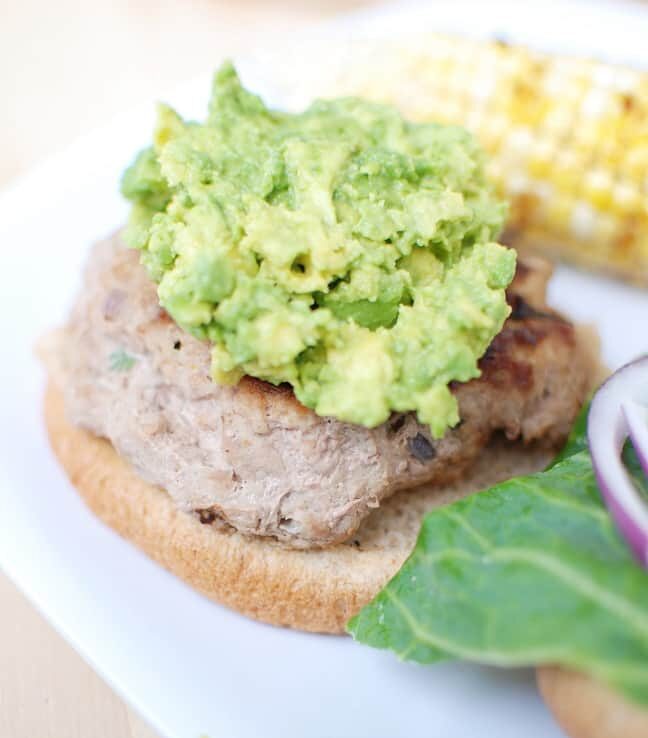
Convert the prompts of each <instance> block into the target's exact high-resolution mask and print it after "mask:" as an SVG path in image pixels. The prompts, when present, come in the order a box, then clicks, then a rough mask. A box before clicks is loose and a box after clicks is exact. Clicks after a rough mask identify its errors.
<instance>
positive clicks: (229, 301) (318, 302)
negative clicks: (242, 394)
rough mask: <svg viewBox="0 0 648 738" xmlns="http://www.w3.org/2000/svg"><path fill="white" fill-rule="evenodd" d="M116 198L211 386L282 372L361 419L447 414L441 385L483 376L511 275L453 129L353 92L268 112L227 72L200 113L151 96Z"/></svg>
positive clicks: (471, 161) (339, 414) (433, 420)
mask: <svg viewBox="0 0 648 738" xmlns="http://www.w3.org/2000/svg"><path fill="white" fill-rule="evenodd" d="M122 191H123V193H124V195H125V196H126V197H127V198H128V199H130V200H131V201H132V202H133V209H132V214H131V219H130V224H129V227H128V230H127V240H128V243H129V245H131V246H133V247H135V248H138V249H140V250H141V254H142V257H141V258H142V262H143V264H144V265H145V266H146V268H147V270H148V272H149V274H150V276H151V278H152V279H153V280H155V282H157V283H158V295H159V299H160V304H161V305H162V306H163V307H164V308H165V309H166V310H167V311H168V313H169V314H170V315H171V316H172V318H173V319H174V320H175V321H176V322H177V323H178V324H179V325H180V326H181V327H182V328H184V329H185V330H187V331H188V332H190V333H191V334H193V335H194V336H197V337H199V338H201V339H204V340H207V341H209V342H211V344H212V346H213V349H212V373H213V378H214V380H215V381H216V382H219V383H236V382H237V381H238V380H239V379H240V377H242V376H243V375H244V374H249V375H251V376H254V377H258V378H260V379H264V380H267V381H269V382H272V383H275V384H279V383H282V382H289V383H290V384H291V385H292V387H293V388H294V392H295V395H296V396H297V398H298V399H299V400H300V401H301V402H302V403H303V404H304V405H306V406H307V407H310V408H312V409H313V410H314V411H315V412H316V413H318V414H319V415H325V416H333V417H336V418H339V419H340V420H345V421H349V422H352V423H358V424H361V425H365V426H368V427H373V426H376V425H378V424H380V423H382V422H383V421H385V420H386V419H387V418H388V417H389V415H390V413H391V412H392V411H410V410H413V411H416V413H417V415H418V418H419V420H420V421H421V422H422V423H425V424H428V425H429V426H430V429H431V432H432V434H433V435H434V436H435V437H440V436H441V435H443V433H444V431H445V430H446V429H447V428H448V426H452V425H454V424H455V423H457V422H458V420H459V416H458V410H457V403H456V400H455V399H454V397H453V395H452V394H451V392H450V390H449V388H448V384H449V383H450V382H452V381H455V380H457V381H460V382H465V381H467V380H469V379H471V378H473V377H476V376H478V375H479V370H478V368H477V361H478V359H479V358H480V357H481V356H482V355H483V353H484V352H485V350H486V348H487V347H488V345H489V343H490V342H491V340H492V339H493V337H494V336H495V335H496V334H497V333H498V332H499V330H500V329H501V327H502V324H503V322H504V320H505V318H506V316H507V315H508V312H509V308H508V307H507V305H506V301H505V295H504V289H505V287H506V286H507V285H508V284H509V282H510V281H511V279H512V278H513V273H514V269H515V257H514V253H513V252H512V251H511V250H509V249H507V248H505V247H503V246H501V245H499V244H497V243H495V242H494V239H495V238H496V237H497V235H498V233H499V231H500V229H501V226H502V223H503V218H504V213H505V209H504V206H503V205H502V204H501V203H500V202H498V201H497V200H496V199H495V198H494V197H493V194H492V192H491V189H490V187H489V186H488V184H487V182H486V180H485V177H484V173H483V166H482V153H481V151H480V149H479V148H478V146H477V144H476V143H475V141H474V140H473V138H472V137H471V136H470V135H469V134H468V133H467V132H466V131H465V130H463V129H462V128H458V127H453V126H443V125H437V124H433V123H425V124H421V123H417V124H415V123H409V122H407V121H405V120H403V118H402V117H401V116H400V114H399V113H398V112H397V111H396V109H394V108H391V107H387V106H384V105H377V104H371V103H369V102H366V101H363V100H358V99H341V100H320V101H317V102H315V103H313V105H311V107H309V108H308V109H307V110H306V111H305V112H302V113H298V114H291V113H284V112H277V111H274V110H269V109H268V108H267V107H266V106H265V105H264V103H263V102H262V101H261V100H260V99H259V98H258V97H257V96H256V95H253V94H251V93H250V92H248V91H246V90H245V89H244V88H243V87H242V86H241V84H240V82H239V79H238V77H237V75H236V72H235V70H234V69H233V67H232V66H231V65H225V66H223V67H222V68H221V69H220V71H219V72H218V73H217V74H216V77H215V80H214V86H213V92H212V98H211V102H210V106H209V114H208V116H207V120H206V121H205V122H204V123H194V122H187V121H184V120H183V119H182V118H181V117H180V116H179V115H178V114H177V113H176V112H174V111H173V110H172V109H170V108H168V107H164V106H162V107H160V109H159V121H158V125H157V130H156V131H155V135H154V141H153V146H152V147H151V148H148V149H146V150H144V151H143V152H142V153H140V154H139V156H138V157H137V159H136V160H135V162H134V163H133V164H132V165H131V167H130V168H129V169H128V170H127V171H126V172H125V174H124V177H123V182H122Z"/></svg>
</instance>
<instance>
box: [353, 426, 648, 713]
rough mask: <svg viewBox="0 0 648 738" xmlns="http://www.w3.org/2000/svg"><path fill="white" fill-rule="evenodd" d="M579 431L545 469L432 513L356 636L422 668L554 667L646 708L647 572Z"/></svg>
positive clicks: (356, 626)
mask: <svg viewBox="0 0 648 738" xmlns="http://www.w3.org/2000/svg"><path fill="white" fill-rule="evenodd" d="M581 437H583V434H582V433H580V436H579V432H578V430H577V431H576V433H575V435H574V437H573V438H572V445H571V450H572V451H575V453H573V454H572V455H564V456H563V460H562V461H559V462H558V463H556V464H555V465H554V466H552V467H551V468H550V469H548V470H547V471H546V472H541V473H538V474H533V475H530V476H527V477H521V478H518V479H513V480H509V481H507V482H504V483H502V484H499V485H496V486H495V487H493V488H491V489H490V490H488V491H485V492H482V493H481V494H478V495H474V496H472V497H469V498H468V499H465V500H462V501H460V502H458V503H455V504H453V505H450V506H448V507H444V508H439V509H437V510H434V511H433V512H431V513H429V514H428V515H427V517H426V518H425V520H424V523H423V527H422V529H421V532H420V535H419V538H418V541H417V544H416V547H415V549H414V551H413V553H412V555H411V556H410V558H409V559H408V561H407V562H406V563H405V565H404V566H403V568H402V569H401V571H400V572H399V573H398V574H397V575H396V577H394V579H392V581H391V582H389V584H388V585H387V586H386V587H385V588H384V589H383V590H382V592H380V594H379V595H378V596H377V597H376V598H375V599H374V601H373V602H371V603H370V604H369V605H368V606H367V607H365V608H364V609H363V610H362V611H361V612H360V613H359V615H357V616H356V617H355V618H354V619H353V620H352V621H351V622H350V623H349V629H350V632H351V633H352V635H353V636H354V638H356V639H357V640H358V641H361V642H363V643H366V644H369V645H372V646H375V647H377V648H389V649H392V650H393V651H396V652H397V653H398V654H399V655H400V656H401V657H402V658H407V659H411V660H414V661H419V662H422V663H431V662H434V661H439V660H442V659H448V658H460V659H467V660H470V661H476V662H480V663H486V664H494V665H501V666H517V665H536V664H545V663H559V664H563V665H565V666H569V667H573V668H575V669H578V670H580V671H583V672H585V673H588V674H591V675H592V676H594V677H596V678H598V679H600V680H602V681H604V682H607V683H608V684H610V685H611V686H613V687H615V688H617V689H618V690H620V691H621V692H623V693H624V694H625V695H627V696H628V697H630V698H632V699H635V700H637V701H639V702H641V703H643V704H646V705H648V574H647V573H646V572H645V571H644V570H643V569H641V568H640V567H639V566H638V565H637V564H636V563H635V562H634V560H633V559H632V557H631V554H630V552H629V550H628V548H627V546H626V545H625V543H624V542H623V541H622V539H621V538H620V537H619V535H618V533H617V531H616V529H615V527H614V525H613V523H612V521H611V519H610V517H609V516H608V514H607V511H606V508H605V507H604V505H603V503H602V502H601V498H600V495H599V491H598V489H597V486H596V481H595V477H594V473H593V470H592V465H591V460H590V457H589V454H588V453H587V451H583V450H580V451H578V450H576V449H577V448H579V438H581ZM633 453H634V452H633V451H632V449H631V448H630V449H627V450H626V454H628V455H629V456H630V458H631V459H632V457H633ZM634 461H636V458H635V459H634Z"/></svg>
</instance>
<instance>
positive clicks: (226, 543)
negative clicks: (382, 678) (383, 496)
mask: <svg viewBox="0 0 648 738" xmlns="http://www.w3.org/2000/svg"><path fill="white" fill-rule="evenodd" d="M45 419H46V424H47V430H48V433H49V438H50V443H51V445H52V448H53V450H54V452H55V454H56V456H57V457H58V459H59V460H60V462H61V464H62V465H63V467H64V469H65V471H66V472H67V475H68V477H69V478H70V480H71V482H72V484H73V485H74V486H75V487H76V489H77V490H78V492H79V494H80V495H81V497H82V498H83V500H84V501H85V502H86V504H87V505H88V507H89V508H90V509H91V510H92V511H93V512H94V513H95V514H96V515H97V516H98V517H99V518H101V520H103V521H104V523H106V524H107V525H109V526H110V527H111V528H113V529H114V530H116V531H117V532H118V533H119V534H120V535H121V536H123V537H124V538H126V539H128V540H129V541H131V542H132V543H134V544H135V545H136V546H138V547H139V548H140V549H142V551H144V552H145V553H147V554H148V555H149V556H150V557H151V558H152V559H154V560H155V561H157V562H158V563H159V564H161V565H162V566H164V567H165V568H166V569H168V570H169V571H170V572H172V573H173V574H175V575H176V576H178V577H179V578H180V579H183V580H184V581H185V582H187V583H188V584H190V585H191V586H192V587H194V588H195V589H197V590H199V591H200V592H202V593H203V594H204V595H206V596H207V597H209V598H211V599H213V600H216V601H217V602H219V603H221V604H223V605H226V606H227V607H229V608H232V609H233V610H237V611H238V612H240V613H242V614H244V615H247V616H249V617H252V618H255V619H257V620H262V621H264V622H267V623H272V624H273V625H282V626H289V627H292V628H297V629H300V630H307V631H315V632H320V633H343V632H344V626H345V623H346V622H347V621H348V620H349V618H350V617H351V616H352V615H354V614H355V613H356V612H358V610H359V609H360V608H361V607H362V606H363V605H365V604H366V603H367V602H369V601H370V600H371V599H372V598H373V597H374V595H375V594H377V592H378V591H379V590H380V588H381V587H382V586H383V585H384V584H385V583H386V582H387V581H388V580H389V579H390V578H391V577H392V576H393V575H394V574H395V573H396V572H397V571H398V569H399V568H400V566H401V565H402V563H403V561H404V560H405V559H406V558H407V556H408V554H409V552H410V551H411V549H412V547H413V545H414V542H415V540H416V536H417V534H418V530H419V528H420V523H421V519H422V517H423V515H424V514H425V512H427V511H428V510H429V509H431V508H433V507H436V506H439V505H441V504H447V503H449V502H452V501H454V500H456V499H458V498H460V497H464V496H465V495H466V494H468V493H470V492H473V491H475V490H478V489H483V488H485V487H487V486H490V485H492V484H494V483H495V482H497V481H499V480H501V479H505V478H509V477H511V476H515V475H516V474H526V473H530V472H531V471H537V470H538V469H541V468H542V467H543V466H545V464H546V463H547V462H548V460H549V458H550V455H549V454H548V452H547V451H546V450H541V449H532V448H524V447H522V446H517V445H511V444H508V445H506V446H503V445H500V446H499V447H490V448H488V449H487V450H486V452H485V454H484V455H483V457H482V458H481V459H480V461H478V462H477V464H476V466H475V468H474V470H473V471H472V473H471V475H470V476H469V477H467V478H465V479H463V480H462V481H461V482H459V483H456V484H454V485H452V486H448V487H444V488H432V487H420V488H417V489H416V490H407V491H405V492H401V493H398V494H396V495H394V496H393V497H391V498H390V499H389V500H386V501H385V502H384V503H383V504H382V505H381V507H380V509H379V510H376V511H375V512H374V513H372V514H371V515H370V516H369V518H367V519H366V520H365V521H364V522H363V524H362V526H361V528H360V529H359V531H358V532H357V533H356V535H355V536H354V537H353V539H352V540H350V541H348V542H346V543H343V544H338V545H336V546H331V547H329V548H326V549H320V550H295V549H289V548H286V547H285V546H284V545H282V544H279V543H277V542H276V541H274V540H272V539H268V538H264V539H262V538H250V537H245V536H243V535H241V534H239V533H237V532H235V531H234V530H232V529H231V528H225V527H223V526H221V527H217V526H216V525H205V524H201V522H200V521H199V519H198V518H197V517H196V516H194V515H193V514H189V513H186V512H183V511H182V510H179V509H177V508H176V506H175V505H174V504H173V503H172V501H171V499H170V498H169V496H168V495H167V494H166V492H164V491H163V490H161V489H159V488H156V487H153V486H152V485H150V484H148V483H147V482H144V481H143V480H142V479H140V478H139V477H138V475H137V474H136V472H135V471H134V469H133V468H132V467H131V466H129V465H128V464H127V463H126V462H125V461H124V460H123V459H122V458H120V457H119V456H118V455H117V453H116V452H115V450H114V449H113V447H112V445H111V444H110V443H109V442H107V441H106V440H103V439H100V438H97V437H96V436H93V435H92V434H91V433H89V432H87V431H85V430H82V429H80V428H77V427H75V426H73V425H71V424H70V423H69V422H68V421H67V420H66V418H65V413H64V406H63V399H62V396H61V394H60V393H59V392H58V390H57V389H56V388H55V387H54V386H53V385H50V386H49V388H48V389H47V392H46V396H45Z"/></svg>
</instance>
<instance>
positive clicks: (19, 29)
mask: <svg viewBox="0 0 648 738" xmlns="http://www.w3.org/2000/svg"><path fill="white" fill-rule="evenodd" d="M367 1H368V0H367ZM360 4H362V0H306V1H303V2H302V1H300V0H274V1H272V0H265V1H264V0H230V1H229V2H227V1H226V0H191V1H189V0H93V1H92V2H82V1H81V0H40V1H39V0H21V1H20V2H15V0H0V100H2V101H3V102H2V103H0V126H2V136H0V187H2V186H3V185H4V184H5V183H7V182H8V181H9V180H10V179H11V178H12V177H14V176H16V175H19V174H20V173H21V172H23V171H24V170H25V169H27V168H28V167H29V166H30V165H31V164H32V163H34V162H35V161H37V160H38V159H40V158H41V157H43V156H44V155H46V154H48V153H50V152H52V151H54V150H57V149H60V148H62V147H64V146H65V145H66V144H68V143H70V142H71V141H72V140H74V138H75V137H77V136H78V135H80V134H82V133H83V132H84V131H87V130H89V129H91V128H92V127H94V126H96V125H99V124H101V123H102V121H103V120H105V119H106V118H107V117H109V116H111V115H113V114H115V113H117V112H118V111H120V110H123V109H124V108H127V107H128V106H129V105H131V104H133V103H134V102H136V101H137V99H138V98H139V97H140V96H142V95H146V96H147V97H150V96H151V95H158V94H162V92H163V91H164V90H165V89H168V88H169V86H170V85H173V84H174V83H176V82H179V81H181V80H182V79H185V78H190V77H192V76H194V75H195V74H196V73H200V72H202V71H204V70H205V69H209V68H211V67H213V66H214V64H215V63H216V62H217V61H218V60H219V59H220V58H222V57H223V56H224V55H229V54H234V53H240V52H245V51H246V50H248V49H250V48H252V47H253V45H254V44H255V43H258V42H259V41H261V42H262V41H263V40H267V39H268V38H271V37H272V35H274V34H277V33H279V32H281V31H285V30H288V29H290V28H291V27H294V26H296V25H297V24H302V23H308V22H315V21H317V20H319V19H321V18H325V17H327V16H330V15H332V14H334V13H335V12H339V11H341V10H343V9H346V8H351V7H353V6H357V5H360ZM5 128H6V129H7V130H6V131H5ZM7 134H8V135H7ZM154 736H155V734H154V732H153V731H152V730H151V729H150V728H149V727H148V726H147V725H145V724H144V723H143V722H142V720H141V719H140V718H139V717H138V716H137V715H135V714H134V713H133V711H132V710H130V709H129V708H128V706H126V705H125V704H124V702H123V701H122V700H121V699H120V698H119V697H117V696H116V695H115V693H114V692H113V691H112V690H111V689H110V688H109V687H108V686H107V685H106V684H105V683H104V682H103V681H102V680H101V679H100V678H99V677H98V676H97V675H96V674H95V673H94V672H93V671H92V669H91V668H90V667H89V666H87V665H86V664H85V663H84V662H83V661H82V660H81V658H80V657H79V656H78V655H77V654H76V653H75V652H74V651H73V650H72V648H70V646H68V645H67V644H66V643H65V642H64V641H63V640H62V639H61V638H60V637H59V636H58V635H57V634H56V633H55V632H54V631H53V630H52V628H51V627H50V626H49V625H48V624H47V622H46V621H45V620H44V619H43V618H42V616H41V615H40V614H39V613H37V612H36V611H35V610H34V608H33V607H32V606H31V605H30V604H29V603H28V602H27V600H25V598H24V597H23V596H22V594H20V593H19V592H18V590H17V589H16V588H15V587H14V586H13V584H12V583H10V582H9V581H8V580H7V579H6V577H4V575H2V574H1V573H0V738H154ZM211 738H220V737H218V736H211ZM222 738H228V737H225V736H223V737H222Z"/></svg>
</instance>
